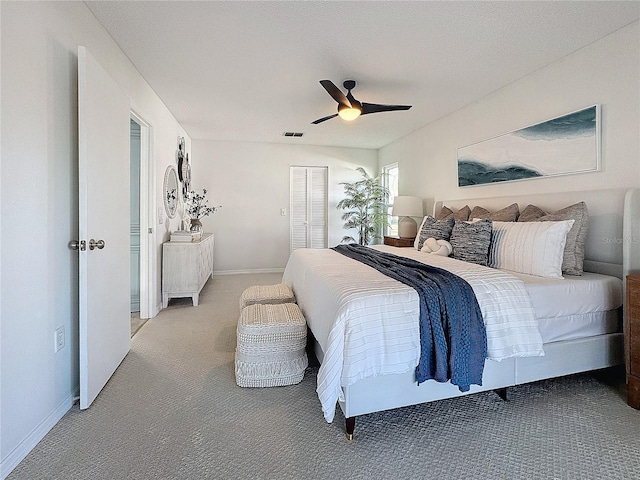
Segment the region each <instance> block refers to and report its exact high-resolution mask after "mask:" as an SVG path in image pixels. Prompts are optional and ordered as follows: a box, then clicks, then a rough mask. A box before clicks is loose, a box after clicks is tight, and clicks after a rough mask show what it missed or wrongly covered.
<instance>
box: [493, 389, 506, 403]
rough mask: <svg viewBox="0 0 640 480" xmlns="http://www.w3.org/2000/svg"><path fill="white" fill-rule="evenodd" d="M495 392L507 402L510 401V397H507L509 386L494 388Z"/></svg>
mask: <svg viewBox="0 0 640 480" xmlns="http://www.w3.org/2000/svg"><path fill="white" fill-rule="evenodd" d="M494 392H496V393H497V394H498V396H499V397H500V398H501V399H502V400H503V401H505V402H508V401H509V399H508V398H507V387H504V388H496V389H495V390H494Z"/></svg>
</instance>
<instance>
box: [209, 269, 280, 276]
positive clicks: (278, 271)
mask: <svg viewBox="0 0 640 480" xmlns="http://www.w3.org/2000/svg"><path fill="white" fill-rule="evenodd" d="M246 273H284V268H256V269H253V270H220V271H215V270H214V272H213V274H214V275H238V274H246Z"/></svg>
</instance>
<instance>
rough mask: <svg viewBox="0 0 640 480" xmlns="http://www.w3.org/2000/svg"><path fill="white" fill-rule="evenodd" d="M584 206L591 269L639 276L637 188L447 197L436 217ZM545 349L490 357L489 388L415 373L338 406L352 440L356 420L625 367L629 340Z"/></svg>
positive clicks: (365, 386) (384, 378)
mask: <svg viewBox="0 0 640 480" xmlns="http://www.w3.org/2000/svg"><path fill="white" fill-rule="evenodd" d="M579 201H585V202H586V204H587V208H588V209H589V230H588V236H587V240H586V244H585V270H586V271H590V272H595V273H602V274H606V275H612V276H616V277H618V278H621V279H624V278H625V277H626V275H627V274H628V273H630V272H636V271H638V269H640V248H639V247H638V243H639V240H638V239H640V190H639V189H634V190H629V191H627V190H622V189H617V190H598V191H583V192H566V193H558V194H544V195H528V196H520V197H497V198H482V199H462V200H445V201H439V202H436V203H435V205H434V213H437V212H438V211H439V210H440V208H441V207H442V205H446V206H448V207H452V208H454V209H456V208H461V207H463V206H464V205H469V207H471V208H473V207H474V206H475V205H480V206H482V207H485V208H488V209H490V210H498V209H501V208H503V207H506V206H507V205H510V204H512V203H514V202H515V203H518V205H519V206H520V210H522V209H524V207H525V206H526V205H528V204H529V203H532V204H534V205H537V206H539V207H540V208H542V209H544V210H547V211H554V210H558V209H560V208H563V207H566V206H568V205H571V204H573V203H576V202H579ZM623 225H624V227H623ZM623 252H624V255H623ZM544 350H545V356H544V357H525V358H511V359H507V360H503V361H501V362H496V361H493V360H487V361H486V362H485V368H484V373H483V385H482V386H477V385H473V386H472V387H471V389H470V390H469V391H468V392H464V393H462V392H460V390H459V389H458V387H456V386H455V385H452V384H451V383H438V382H435V381H433V380H429V381H427V382H425V383H423V384H421V385H420V386H417V385H416V381H415V373H414V372H413V371H410V372H406V373H404V374H398V375H379V376H376V377H370V378H365V379H363V380H360V381H358V382H356V383H354V384H352V385H349V386H347V387H342V391H343V395H342V398H340V399H339V401H338V403H339V405H340V408H341V410H342V412H343V413H344V416H345V419H346V433H347V438H348V439H352V438H353V432H354V428H355V419H356V417H357V416H358V415H364V414H367V413H372V412H377V411H381V410H389V409H393V408H398V407H404V406H408V405H415V404H419V403H424V402H431V401H434V400H441V399H445V398H453V397H458V396H461V395H467V394H472V393H477V392H482V391H487V390H495V391H496V392H497V393H498V394H499V395H500V396H501V397H503V398H506V389H507V387H510V386H514V385H519V384H523V383H528V382H534V381H537V380H543V379H547V378H554V377H560V376H564V375H570V374H574V373H579V372H586V371H591V370H598V369H602V368H607V367H612V366H616V365H621V364H623V363H624V336H623V333H622V332H619V333H612V334H607V335H598V336H595V337H587V338H581V339H577V340H567V341H560V342H553V343H548V344H545V345H544ZM315 353H316V356H317V357H318V360H319V361H321V362H322V358H323V356H324V354H323V352H322V350H321V348H320V346H319V345H318V343H317V342H315ZM381 392H383V393H381Z"/></svg>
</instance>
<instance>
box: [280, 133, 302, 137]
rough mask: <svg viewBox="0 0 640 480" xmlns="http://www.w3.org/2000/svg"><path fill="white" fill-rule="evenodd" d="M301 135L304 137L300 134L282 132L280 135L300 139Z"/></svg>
mask: <svg viewBox="0 0 640 480" xmlns="http://www.w3.org/2000/svg"><path fill="white" fill-rule="evenodd" d="M302 135H304V133H302V132H283V133H282V136H283V137H301V136H302Z"/></svg>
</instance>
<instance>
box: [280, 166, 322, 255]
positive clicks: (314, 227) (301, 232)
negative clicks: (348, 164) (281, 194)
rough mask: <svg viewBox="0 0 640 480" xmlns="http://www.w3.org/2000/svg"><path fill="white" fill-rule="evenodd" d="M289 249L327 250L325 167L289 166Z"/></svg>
mask: <svg viewBox="0 0 640 480" xmlns="http://www.w3.org/2000/svg"><path fill="white" fill-rule="evenodd" d="M290 174H291V179H290V189H291V205H290V209H289V210H290V212H291V250H292V251H293V250H295V249H297V248H326V247H327V197H328V195H327V187H328V168H327V167H291V172H290Z"/></svg>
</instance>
